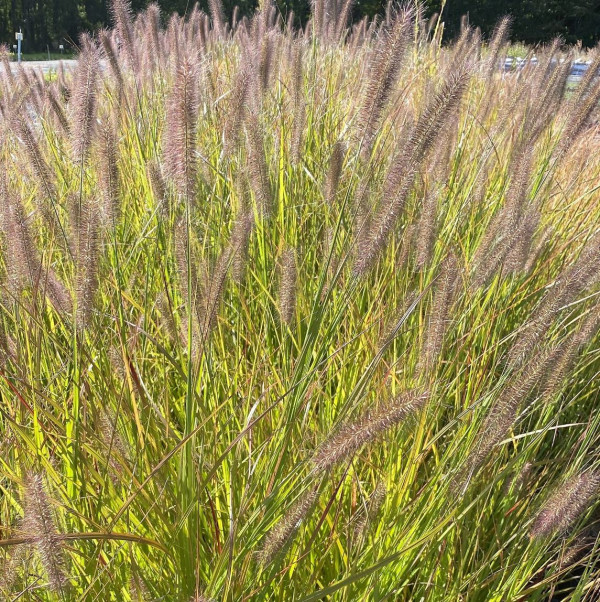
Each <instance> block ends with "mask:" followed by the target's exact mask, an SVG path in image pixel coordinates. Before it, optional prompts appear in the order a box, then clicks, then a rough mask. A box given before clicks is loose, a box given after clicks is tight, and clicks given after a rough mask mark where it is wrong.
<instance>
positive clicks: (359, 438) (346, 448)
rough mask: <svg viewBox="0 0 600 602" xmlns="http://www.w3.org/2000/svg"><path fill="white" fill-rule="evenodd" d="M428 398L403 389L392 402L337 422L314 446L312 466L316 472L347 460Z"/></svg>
mask: <svg viewBox="0 0 600 602" xmlns="http://www.w3.org/2000/svg"><path fill="white" fill-rule="evenodd" d="M428 398H429V393H427V392H423V391H407V392H405V393H401V394H400V395H398V396H397V397H396V398H395V399H394V400H393V401H391V402H389V403H386V404H382V405H381V406H379V407H377V408H372V409H369V410H367V411H366V412H364V413H363V414H362V415H360V416H359V417H358V418H356V419H354V420H350V421H347V422H345V423H343V424H342V425H340V426H339V427H338V428H337V429H336V430H335V431H334V432H333V433H332V434H331V435H330V436H329V437H328V438H327V439H325V441H324V442H323V443H322V444H321V446H320V447H319V448H318V449H317V451H316V453H315V455H314V457H313V460H312V462H313V465H314V467H315V469H316V470H317V471H319V472H323V471H326V470H329V469H331V468H333V467H334V466H335V465H336V464H339V463H340V462H344V461H346V460H349V459H351V458H352V457H353V456H354V455H355V454H356V453H357V452H358V451H359V450H360V449H361V448H362V447H363V446H365V445H367V444H370V443H373V442H374V441H376V440H377V439H380V438H381V437H383V436H384V435H385V434H386V432H387V431H389V430H390V429H391V428H393V427H395V426H397V425H398V424H400V423H401V422H402V421H403V420H405V419H406V418H408V417H409V416H411V415H413V414H415V413H416V412H418V411H419V410H420V409H421V408H422V407H423V406H424V405H425V402H426V401H427V399H428Z"/></svg>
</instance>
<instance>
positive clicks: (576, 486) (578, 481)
mask: <svg viewBox="0 0 600 602" xmlns="http://www.w3.org/2000/svg"><path fill="white" fill-rule="evenodd" d="M599 488H600V474H599V473H598V472H597V471H592V470H590V471H587V472H584V473H581V474H578V475H575V476H573V477H571V478H570V479H568V480H567V481H566V482H565V483H563V484H562V485H561V486H560V487H559V488H558V489H557V490H556V491H555V492H554V493H553V494H552V495H551V496H550V497H549V498H548V500H547V501H546V502H545V503H544V505H543V506H542V507H541V509H540V510H539V512H538V514H537V515H536V517H535V519H534V521H533V524H532V526H531V529H530V531H529V534H530V536H531V537H532V538H533V539H540V538H543V537H547V536H549V535H559V534H563V533H564V532H565V531H566V530H567V529H568V528H569V527H570V526H571V525H572V524H573V523H574V522H575V521H576V520H577V519H578V518H579V517H580V516H581V515H582V514H583V513H584V512H585V511H586V509H587V508H588V507H589V506H590V504H591V503H592V502H593V500H594V498H595V497H596V496H597V494H598V489H599Z"/></svg>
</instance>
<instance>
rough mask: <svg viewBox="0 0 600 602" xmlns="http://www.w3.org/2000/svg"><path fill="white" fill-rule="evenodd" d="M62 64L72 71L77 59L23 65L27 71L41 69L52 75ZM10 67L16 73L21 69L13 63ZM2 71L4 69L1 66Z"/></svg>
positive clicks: (29, 62)
mask: <svg viewBox="0 0 600 602" xmlns="http://www.w3.org/2000/svg"><path fill="white" fill-rule="evenodd" d="M61 63H62V64H63V65H64V66H65V69H72V68H73V67H74V66H75V65H76V64H77V61H76V60H75V59H66V60H64V61H23V62H22V63H21V65H23V67H24V68H25V69H37V68H41V70H42V71H43V72H44V73H50V72H51V71H58V66H59V65H60V64H61ZM10 67H11V69H12V70H13V71H16V70H17V69H18V68H19V63H17V62H11V64H10ZM0 69H2V67H1V66H0Z"/></svg>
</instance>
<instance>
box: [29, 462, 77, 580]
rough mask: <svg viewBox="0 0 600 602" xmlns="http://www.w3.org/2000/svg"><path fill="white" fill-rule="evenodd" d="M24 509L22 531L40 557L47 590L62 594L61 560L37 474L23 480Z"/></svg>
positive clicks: (46, 502)
mask: <svg viewBox="0 0 600 602" xmlns="http://www.w3.org/2000/svg"><path fill="white" fill-rule="evenodd" d="M24 506H25V517H24V520H23V527H24V529H25V532H26V534H27V537H28V538H31V540H32V541H33V543H34V545H35V547H36V549H37V551H38V553H39V555H40V559H41V561H42V565H43V567H44V570H45V571H46V574H47V577H48V581H49V583H50V588H51V589H52V590H53V591H57V592H59V591H62V590H63V589H64V588H65V586H66V585H67V582H68V580H67V576H66V572H65V571H66V568H65V556H64V551H63V547H62V541H61V539H60V535H59V533H58V530H57V528H56V521H55V517H54V513H53V511H52V508H51V506H50V501H49V499H48V494H47V493H46V488H45V486H44V482H43V478H42V475H41V474H39V473H33V472H30V473H28V474H27V475H26V476H25V491H24Z"/></svg>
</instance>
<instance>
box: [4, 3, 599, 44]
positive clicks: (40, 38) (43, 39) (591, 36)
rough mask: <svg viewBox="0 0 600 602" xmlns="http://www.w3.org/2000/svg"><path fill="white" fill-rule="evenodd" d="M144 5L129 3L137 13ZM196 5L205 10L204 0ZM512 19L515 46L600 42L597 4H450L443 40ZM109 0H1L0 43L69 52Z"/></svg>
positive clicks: (302, 11) (305, 6) (303, 9)
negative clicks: (20, 36) (20, 40)
mask: <svg viewBox="0 0 600 602" xmlns="http://www.w3.org/2000/svg"><path fill="white" fill-rule="evenodd" d="M277 1H278V4H279V7H280V9H281V11H282V13H283V14H284V15H285V14H287V13H288V11H290V10H293V11H294V14H295V15H296V18H297V19H298V21H299V22H300V23H303V22H305V21H306V19H307V18H308V16H309V13H310V0H277ZM193 2H194V0H159V5H160V6H161V9H162V10H163V13H164V14H165V15H169V14H171V13H172V12H174V11H177V12H178V13H180V14H185V13H186V12H187V11H189V10H190V9H191V8H192V6H193ZM147 3H148V0H133V2H132V5H133V9H134V10H135V11H137V10H140V9H143V8H144V7H145V6H146V5H147ZM235 4H238V5H239V6H240V9H241V12H242V14H244V13H248V12H251V11H252V10H253V9H254V8H255V6H256V4H257V2H256V0H238V1H236V0H224V5H225V10H226V13H227V14H229V15H230V14H231V11H232V10H233V6H234V5H235ZM385 4H386V0H356V2H355V6H354V15H353V17H354V19H359V18H360V17H362V16H363V15H369V16H373V15H374V14H377V13H381V12H382V11H383V10H384V8H385ZM441 4H442V0H425V1H424V6H425V9H426V11H427V13H428V15H432V14H434V13H439V12H440V8H441ZM200 5H201V7H202V8H204V10H207V0H201V2H200ZM505 14H510V15H512V16H513V25H512V37H513V40H515V41H521V42H525V43H527V44H535V43H539V42H545V41H548V40H549V39H551V38H553V37H555V36H557V35H560V36H562V37H563V38H564V39H565V41H566V42H568V43H576V42H577V41H579V40H581V42H582V43H583V45H584V46H591V45H594V44H595V43H596V42H597V41H598V40H599V39H600V0H501V1H498V0H448V1H447V2H446V3H445V6H444V7H443V13H442V18H443V20H444V22H445V24H446V25H445V27H446V29H445V34H446V37H448V38H451V37H453V36H454V35H455V34H456V33H457V31H458V30H459V28H460V19H461V16H462V15H467V17H468V20H469V23H470V24H471V25H473V26H479V27H481V29H482V32H483V33H484V35H489V33H490V32H491V30H492V29H493V27H494V25H495V23H496V22H497V21H498V19H499V18H500V17H501V16H503V15H505ZM110 21H111V19H110V10H109V0H0V42H1V43H7V44H10V45H12V44H13V43H14V34H15V31H18V30H19V28H22V29H23V33H24V51H25V52H33V51H45V50H46V48H47V47H48V48H49V49H50V50H55V49H57V48H58V45H59V44H64V45H65V48H68V47H69V46H70V45H72V44H73V43H74V42H76V41H77V37H78V35H79V33H80V32H81V31H86V30H91V31H95V30H97V29H99V28H100V27H104V26H107V25H110Z"/></svg>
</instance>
